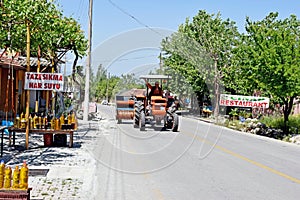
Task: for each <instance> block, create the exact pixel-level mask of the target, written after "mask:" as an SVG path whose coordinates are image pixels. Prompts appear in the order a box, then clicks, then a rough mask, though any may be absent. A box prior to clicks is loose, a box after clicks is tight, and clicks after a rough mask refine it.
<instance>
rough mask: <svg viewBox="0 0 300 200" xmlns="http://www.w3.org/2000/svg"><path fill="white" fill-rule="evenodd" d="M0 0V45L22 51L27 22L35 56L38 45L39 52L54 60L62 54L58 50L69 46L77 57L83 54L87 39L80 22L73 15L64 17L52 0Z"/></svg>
mask: <svg viewBox="0 0 300 200" xmlns="http://www.w3.org/2000/svg"><path fill="white" fill-rule="evenodd" d="M1 2H2V4H1V9H0V15H1V16H0V21H1V25H0V29H1V33H0V42H1V45H2V46H1V48H7V47H10V48H11V49H13V50H15V51H18V52H20V53H21V54H22V55H25V54H26V35H27V29H26V26H27V25H28V24H29V27H30V33H31V34H30V41H31V44H30V45H31V52H30V53H31V56H37V51H38V46H39V47H40V49H41V52H42V56H43V57H45V58H48V59H50V58H51V59H52V58H54V61H55V64H56V63H57V62H58V60H59V59H60V58H61V54H60V53H61V52H63V53H65V52H66V51H69V50H70V51H73V52H74V53H75V55H76V56H77V57H82V56H84V55H85V54H86V49H87V40H86V39H85V36H84V34H83V32H82V30H81V27H80V25H79V24H78V23H77V22H76V20H75V19H73V18H71V17H70V18H68V17H64V16H63V13H62V11H60V10H58V8H57V6H56V5H55V4H54V3H53V1H50V2H48V1H45V0H35V1H32V0H3V1H1ZM8 35H9V37H8ZM77 59H78V58H77Z"/></svg>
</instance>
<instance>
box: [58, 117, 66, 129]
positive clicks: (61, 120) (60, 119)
mask: <svg viewBox="0 0 300 200" xmlns="http://www.w3.org/2000/svg"><path fill="white" fill-rule="evenodd" d="M59 122H60V129H62V125H63V124H64V123H65V116H64V115H63V114H62V115H61V116H60V118H59Z"/></svg>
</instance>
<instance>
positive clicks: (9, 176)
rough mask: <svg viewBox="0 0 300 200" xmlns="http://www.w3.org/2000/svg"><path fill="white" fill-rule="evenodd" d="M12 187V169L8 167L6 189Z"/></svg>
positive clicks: (6, 170)
mask: <svg viewBox="0 0 300 200" xmlns="http://www.w3.org/2000/svg"><path fill="white" fill-rule="evenodd" d="M10 187H11V168H10V167H9V166H7V167H6V168H5V171H4V188H5V189H8V188H10Z"/></svg>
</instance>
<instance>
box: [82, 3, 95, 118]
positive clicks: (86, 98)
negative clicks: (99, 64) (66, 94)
mask: <svg viewBox="0 0 300 200" xmlns="http://www.w3.org/2000/svg"><path fill="white" fill-rule="evenodd" d="M89 2H90V5H89V35H88V37H89V38H88V40H89V46H88V53H87V55H88V60H87V66H86V68H85V93H84V106H83V120H88V114H89V96H90V92H89V89H90V82H89V81H90V68H91V51H92V17H93V0H89Z"/></svg>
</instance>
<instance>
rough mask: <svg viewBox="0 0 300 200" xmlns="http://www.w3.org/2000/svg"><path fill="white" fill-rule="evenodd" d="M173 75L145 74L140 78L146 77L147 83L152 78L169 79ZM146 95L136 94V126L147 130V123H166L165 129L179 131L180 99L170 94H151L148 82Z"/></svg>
mask: <svg viewBox="0 0 300 200" xmlns="http://www.w3.org/2000/svg"><path fill="white" fill-rule="evenodd" d="M170 78H171V77H170V76H165V75H145V76H141V77H140V79H144V80H145V81H146V83H148V82H149V81H151V80H156V81H157V80H158V81H160V83H161V85H162V82H163V81H168V80H169V79H170ZM146 85H147V88H146V95H145V96H136V100H135V105H134V121H133V124H134V127H135V128H140V130H141V131H143V130H145V127H146V123H152V124H154V123H155V124H156V125H161V123H162V121H163V123H164V128H165V129H172V131H173V132H176V131H178V126H179V118H178V114H177V113H176V111H177V109H178V105H179V104H178V101H176V100H174V98H173V97H170V96H168V95H160V96H150V95H149V94H150V92H149V89H150V88H149V84H146Z"/></svg>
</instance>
